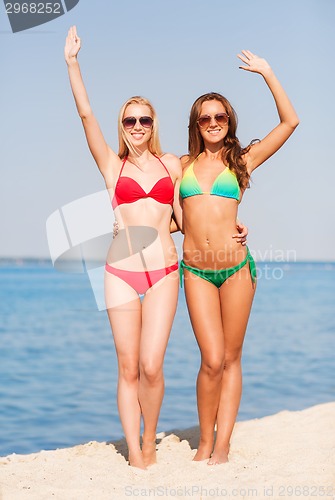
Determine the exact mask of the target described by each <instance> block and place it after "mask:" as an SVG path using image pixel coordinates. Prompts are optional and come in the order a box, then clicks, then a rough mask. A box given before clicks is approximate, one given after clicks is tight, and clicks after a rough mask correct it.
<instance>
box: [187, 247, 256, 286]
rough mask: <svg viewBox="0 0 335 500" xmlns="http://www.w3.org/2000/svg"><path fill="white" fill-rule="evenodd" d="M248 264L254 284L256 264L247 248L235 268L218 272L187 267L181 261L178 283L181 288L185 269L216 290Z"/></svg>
mask: <svg viewBox="0 0 335 500" xmlns="http://www.w3.org/2000/svg"><path fill="white" fill-rule="evenodd" d="M248 262H249V269H250V275H251V279H252V282H253V283H255V281H256V275H257V271H256V264H255V261H254V259H253V257H252V255H251V253H250V251H249V248H248V247H247V255H246V258H245V259H244V260H243V261H242V262H240V263H239V264H237V266H234V267H228V268H226V269H220V270H219V271H214V270H213V269H198V268H197V267H191V266H187V265H186V264H185V263H184V261H183V260H182V261H181V262H180V269H179V272H180V283H181V287H183V272H184V269H187V270H188V271H190V272H191V273H193V274H195V275H196V276H199V277H200V278H202V279H204V280H206V281H209V282H210V283H212V284H213V285H215V286H216V287H217V288H220V286H221V285H223V283H224V282H225V281H226V280H227V279H228V278H229V277H230V276H232V275H233V274H235V273H237V271H239V270H240V269H241V268H242V267H244V266H245V265H246V264H247V263H248Z"/></svg>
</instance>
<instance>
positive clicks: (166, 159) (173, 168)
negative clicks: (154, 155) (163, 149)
mask: <svg viewBox="0 0 335 500" xmlns="http://www.w3.org/2000/svg"><path fill="white" fill-rule="evenodd" d="M161 160H162V162H163V163H164V165H165V166H166V168H167V169H168V170H169V172H170V173H171V174H174V175H175V176H176V177H179V176H180V175H181V163H180V159H179V158H178V156H175V155H173V154H171V153H165V154H164V155H163V156H162V157H161Z"/></svg>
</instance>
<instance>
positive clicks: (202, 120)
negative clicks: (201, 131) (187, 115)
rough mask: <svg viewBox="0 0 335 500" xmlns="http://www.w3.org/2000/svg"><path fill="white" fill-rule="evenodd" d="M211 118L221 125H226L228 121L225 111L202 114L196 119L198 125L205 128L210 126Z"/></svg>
mask: <svg viewBox="0 0 335 500" xmlns="http://www.w3.org/2000/svg"><path fill="white" fill-rule="evenodd" d="M212 118H214V120H215V121H216V123H217V124H218V125H219V126H220V127H223V126H224V125H227V123H228V122H229V115H227V113H217V114H216V115H212V116H210V115H203V116H200V117H199V118H198V120H197V122H198V124H199V127H201V128H207V127H209V126H210V124H211V121H212Z"/></svg>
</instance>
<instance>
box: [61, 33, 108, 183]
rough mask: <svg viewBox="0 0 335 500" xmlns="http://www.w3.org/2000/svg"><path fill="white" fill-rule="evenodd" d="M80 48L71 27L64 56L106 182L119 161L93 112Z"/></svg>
mask: <svg viewBox="0 0 335 500" xmlns="http://www.w3.org/2000/svg"><path fill="white" fill-rule="evenodd" d="M80 47H81V41H80V38H79V37H78V35H77V29H76V27H75V26H71V28H70V29H69V32H68V35H67V37H66V42H65V48H64V56H65V61H66V63H67V66H68V71H69V78H70V84H71V89H72V93H73V96H74V100H75V103H76V106H77V110H78V114H79V116H80V118H81V120H82V123H83V126H84V130H85V134H86V139H87V143H88V146H89V148H90V151H91V153H92V155H93V158H94V160H95V161H96V163H97V165H98V167H99V169H100V172H101V173H102V175H103V177H104V178H105V180H106V177H109V176H110V175H112V172H111V169H110V162H111V161H113V159H118V156H117V155H116V154H115V153H114V151H112V149H111V148H110V147H109V146H108V144H107V143H106V141H105V138H104V136H103V134H102V132H101V130H100V127H99V124H98V122H97V120H96V118H95V116H94V114H93V112H92V109H91V105H90V102H89V99H88V95H87V92H86V89H85V85H84V82H83V78H82V75H81V72H80V67H79V63H78V59H77V55H78V52H79V50H80Z"/></svg>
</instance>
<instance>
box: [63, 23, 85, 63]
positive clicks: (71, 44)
mask: <svg viewBox="0 0 335 500" xmlns="http://www.w3.org/2000/svg"><path fill="white" fill-rule="evenodd" d="M80 47H81V43H80V38H79V36H78V35H77V28H76V27H75V26H71V28H70V29H69V31H68V34H67V37H66V42H65V47H64V56H65V61H66V62H67V64H70V63H71V61H73V60H75V59H76V58H77V54H78V52H79V50H80Z"/></svg>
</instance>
